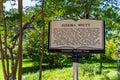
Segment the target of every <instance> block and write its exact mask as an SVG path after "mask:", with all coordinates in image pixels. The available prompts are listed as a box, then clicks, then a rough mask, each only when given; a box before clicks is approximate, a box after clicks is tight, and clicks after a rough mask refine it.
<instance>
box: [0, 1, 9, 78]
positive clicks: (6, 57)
mask: <svg viewBox="0 0 120 80" xmlns="http://www.w3.org/2000/svg"><path fill="white" fill-rule="evenodd" d="M0 6H1V7H0V13H1V18H2V22H3V26H4V44H5V54H4V55H3V56H1V57H4V58H3V59H5V60H6V66H5V63H4V61H3V63H4V68H6V71H5V75H6V79H8V75H9V60H8V56H7V28H6V21H5V16H4V10H3V0H0Z"/></svg>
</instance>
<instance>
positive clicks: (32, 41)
mask: <svg viewBox="0 0 120 80" xmlns="http://www.w3.org/2000/svg"><path fill="white" fill-rule="evenodd" d="M46 38H47V37H46ZM41 44H42V41H41V38H40V33H39V32H38V31H37V30H35V29H34V30H30V31H29V32H28V33H27V36H26V39H25V43H24V56H25V57H28V58H30V59H32V61H33V62H34V65H39V60H40V55H41V53H42V45H41ZM44 45H45V52H44V53H45V54H44V58H43V62H44V63H46V64H47V65H48V67H49V68H53V67H63V65H64V64H65V63H64V62H65V60H66V59H67V57H66V56H65V55H62V54H60V53H59V54H53V53H48V49H47V47H48V43H47V39H45V44H44Z"/></svg>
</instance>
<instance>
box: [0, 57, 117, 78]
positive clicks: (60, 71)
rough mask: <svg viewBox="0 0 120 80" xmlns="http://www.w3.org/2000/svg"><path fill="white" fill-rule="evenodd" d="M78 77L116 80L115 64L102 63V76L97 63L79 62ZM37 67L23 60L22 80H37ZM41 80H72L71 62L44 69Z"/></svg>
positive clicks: (0, 65)
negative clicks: (65, 65)
mask: <svg viewBox="0 0 120 80" xmlns="http://www.w3.org/2000/svg"><path fill="white" fill-rule="evenodd" d="M79 62H80V63H79V65H78V66H79V67H78V70H79V71H78V76H79V80H118V75H117V63H116V62H115V61H113V62H111V61H110V62H103V68H102V74H100V73H99V69H100V64H99V61H95V62H94V60H93V61H89V60H83V61H79ZM0 72H1V74H0V80H4V79H3V74H2V64H1V62H0ZM38 75H39V72H38V67H37V68H36V67H33V65H32V62H31V61H30V60H27V59H24V60H23V80H38ZM42 78H43V80H73V67H72V62H71V66H70V67H64V68H55V69H44V70H43V74H42Z"/></svg>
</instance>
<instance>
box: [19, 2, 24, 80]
mask: <svg viewBox="0 0 120 80" xmlns="http://www.w3.org/2000/svg"><path fill="white" fill-rule="evenodd" d="M18 11H19V15H20V20H19V30H20V32H19V33H20V36H19V44H18V54H19V70H18V80H22V34H23V30H22V0H18Z"/></svg>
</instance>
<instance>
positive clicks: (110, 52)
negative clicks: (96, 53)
mask: <svg viewBox="0 0 120 80" xmlns="http://www.w3.org/2000/svg"><path fill="white" fill-rule="evenodd" d="M116 49H117V46H116V43H114V41H113V40H109V41H106V46H105V51H106V52H105V55H106V56H107V57H109V58H112V59H116V54H115V53H116Z"/></svg>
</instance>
